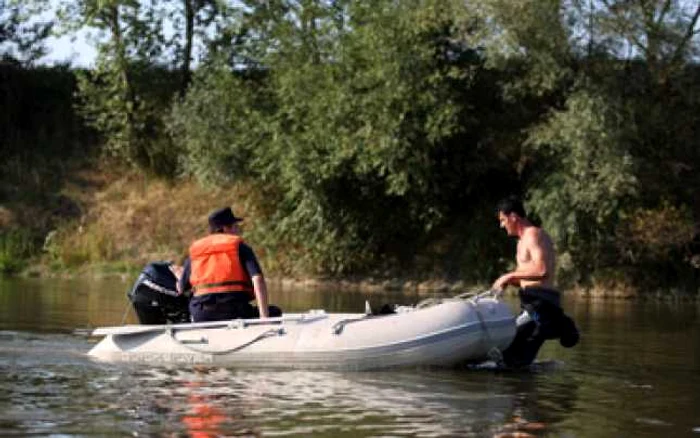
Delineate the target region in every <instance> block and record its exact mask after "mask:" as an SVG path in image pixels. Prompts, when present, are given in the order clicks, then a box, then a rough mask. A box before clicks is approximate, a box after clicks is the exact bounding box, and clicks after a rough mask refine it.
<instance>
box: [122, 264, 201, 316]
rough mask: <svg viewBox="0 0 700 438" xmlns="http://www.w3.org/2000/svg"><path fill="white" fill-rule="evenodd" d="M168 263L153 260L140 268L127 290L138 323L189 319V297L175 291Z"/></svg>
mask: <svg viewBox="0 0 700 438" xmlns="http://www.w3.org/2000/svg"><path fill="white" fill-rule="evenodd" d="M171 265H172V263H170V262H153V263H149V264H147V265H146V267H145V268H143V270H142V271H141V274H139V276H138V278H137V279H136V282H135V283H134V286H133V287H132V288H131V290H130V291H129V293H128V297H129V300H130V301H131V303H132V304H133V306H134V310H135V311H136V315H137V316H138V318H139V322H140V323H141V324H177V323H183V322H190V312H189V309H188V304H189V297H188V296H186V295H179V294H178V293H177V287H176V283H177V278H176V277H175V274H173V271H172V270H171V269H170V268H171Z"/></svg>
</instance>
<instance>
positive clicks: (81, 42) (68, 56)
mask: <svg viewBox="0 0 700 438" xmlns="http://www.w3.org/2000/svg"><path fill="white" fill-rule="evenodd" d="M46 47H47V49H48V53H47V54H46V56H44V57H43V58H41V59H40V60H39V62H40V63H41V64H48V65H54V64H65V63H69V64H70V65H71V66H73V67H91V66H92V65H94V63H95V57H96V54H97V52H96V51H95V48H94V47H92V46H91V45H90V44H89V43H88V42H87V38H86V37H85V35H79V36H77V37H69V36H63V37H60V38H56V37H51V38H49V39H48V41H47V42H46Z"/></svg>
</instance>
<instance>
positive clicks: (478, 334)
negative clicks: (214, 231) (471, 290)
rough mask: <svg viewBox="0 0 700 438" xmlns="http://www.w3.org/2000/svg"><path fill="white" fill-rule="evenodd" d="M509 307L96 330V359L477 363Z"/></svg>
mask: <svg viewBox="0 0 700 438" xmlns="http://www.w3.org/2000/svg"><path fill="white" fill-rule="evenodd" d="M515 331H516V327H515V318H514V316H513V313H512V311H511V309H510V307H509V306H508V305H507V304H506V303H504V302H503V301H501V300H500V298H499V297H498V296H497V295H495V294H493V293H491V292H484V293H481V294H476V295H474V294H472V295H469V296H465V295H462V296H457V297H453V298H448V299H443V300H428V301H427V302H423V303H419V304H418V305H416V306H398V307H397V308H396V309H395V313H392V314H387V315H372V314H370V313H369V312H367V313H359V314H353V313H326V312H325V311H323V310H310V311H308V312H305V313H297V314H288V315H284V316H282V317H278V318H267V319H235V320H230V321H217V322H202V323H181V324H161V325H126V326H119V327H103V328H98V329H96V330H94V332H93V333H92V334H93V335H94V336H102V337H103V339H102V340H100V341H99V342H98V343H97V344H96V345H95V346H94V347H93V348H92V349H91V350H90V351H89V353H88V354H89V356H90V357H91V358H93V359H95V360H100V361H129V362H149V363H187V364H212V365H217V366H233V367H251V368H256V369H259V368H304V369H340V370H368V369H381V368H394V367H417V366H418V367H419V366H450V365H455V364H458V363H465V362H481V361H483V360H486V359H488V358H489V357H490V356H491V355H493V354H497V352H498V351H500V350H503V349H505V348H507V347H508V345H509V344H510V343H511V341H512V340H513V338H514V336H515Z"/></svg>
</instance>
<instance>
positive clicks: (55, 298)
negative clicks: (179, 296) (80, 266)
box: [0, 279, 700, 438]
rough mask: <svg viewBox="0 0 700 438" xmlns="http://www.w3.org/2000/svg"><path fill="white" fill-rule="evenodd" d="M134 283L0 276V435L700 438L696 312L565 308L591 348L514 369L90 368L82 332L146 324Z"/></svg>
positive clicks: (281, 299)
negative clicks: (135, 308) (132, 303)
mask: <svg viewBox="0 0 700 438" xmlns="http://www.w3.org/2000/svg"><path fill="white" fill-rule="evenodd" d="M128 287H129V282H128V281H126V280H125V281H86V280H72V281H57V280H31V279H30V280H0V387H1V388H2V391H0V436H61V437H84V436H155V437H160V436H163V437H166V436H167V437H172V436H175V437H180V436H181V437H186V436H193V437H195V436H196V437H207V436H212V437H215V436H298V437H307V436H313V437H326V436H327V437H370V436H373V437H374V436H376V437H379V436H382V437H388V436H422V437H462V436H474V437H496V436H498V437H507V436H521V437H528V436H535V437H586V438H587V437H638V436H642V437H669V438H670V437H684V436H688V437H699V438H700V308H699V307H698V305H697V304H695V303H692V304H690V303H659V302H653V303H650V302H648V303H639V302H588V301H572V300H568V301H566V302H565V307H566V309H567V311H568V312H569V313H570V314H572V315H573V316H574V317H575V319H576V321H577V323H578V325H579V326H580V329H581V331H582V334H583V338H582V342H581V343H580V344H579V345H578V346H577V347H576V348H574V349H570V350H566V349H563V348H562V347H560V346H559V345H558V344H556V343H553V342H550V343H548V344H546V345H545V347H544V348H543V349H542V351H541V353H540V356H539V359H538V363H537V364H536V365H535V366H534V367H533V369H532V370H530V371H527V372H517V373H516V372H498V371H494V370H493V369H488V368H487V369H466V368H465V369H451V370H401V371H396V370H394V371H383V372H360V373H357V372H355V373H351V372H347V373H339V372H306V371H298V370H296V371H274V372H270V371H265V372H258V371H255V370H236V369H229V368H213V367H210V368H196V369H193V368H186V367H183V366H177V367H176V366H173V367H162V366H159V367H151V368H147V367H143V366H137V365H134V364H117V365H109V364H98V363H94V362H91V361H90V360H88V359H87V358H86V356H85V353H86V352H87V351H88V350H89V348H90V347H91V346H92V344H93V342H94V341H93V340H91V339H89V338H88V337H86V336H85V335H84V333H85V332H86V330H85V329H88V328H91V327H96V326H100V325H117V324H119V323H121V321H122V320H126V321H127V322H135V319H134V316H133V314H132V312H131V311H130V309H129V308H128V306H127V302H126V300H125V296H124V294H125V291H126V290H127V289H128ZM271 294H272V296H273V300H272V301H273V302H274V303H276V304H279V305H280V306H281V307H283V308H284V309H285V310H288V311H301V310H306V309H309V308H325V309H326V310H328V311H351V312H361V311H362V310H363V309H364V301H365V299H367V298H369V299H370V302H372V303H373V304H381V303H384V302H396V303H401V304H410V303H415V302H416V301H418V300H420V299H421V298H422V297H417V296H405V295H396V294H392V295H381V294H376V293H375V294H371V295H367V294H362V293H349V292H343V293H332V292H328V291H318V290H284V291H282V290H274V289H273V290H272V292H271ZM511 304H512V305H513V306H514V307H515V302H512V303H511ZM76 329H78V330H77V331H76Z"/></svg>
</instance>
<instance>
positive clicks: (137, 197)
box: [46, 175, 248, 268]
mask: <svg viewBox="0 0 700 438" xmlns="http://www.w3.org/2000/svg"><path fill="white" fill-rule="evenodd" d="M79 192H80V193H82V199H81V203H82V204H83V210H84V211H85V212H86V214H84V215H83V216H82V217H81V218H80V219H79V220H78V221H77V223H75V222H73V223H70V224H67V225H65V226H63V227H61V228H60V229H59V230H57V232H56V233H54V235H52V236H51V237H50V238H49V239H48V242H47V245H46V250H47V254H48V257H49V259H50V263H51V264H53V265H54V267H55V268H82V267H84V266H85V265H96V264H101V263H104V262H115V263H117V264H120V265H122V266H127V267H129V266H131V267H140V266H142V265H143V264H145V263H146V262H149V261H154V260H174V261H180V260H181V259H182V258H183V257H184V256H185V254H186V252H187V248H188V246H189V244H190V243H191V242H192V240H193V239H195V238H197V237H200V236H202V235H204V234H206V232H207V216H208V215H209V213H210V212H211V211H212V210H214V209H216V208H220V207H223V206H227V205H231V206H233V208H234V211H235V212H236V214H237V215H242V216H244V217H245V216H247V215H248V211H247V209H246V206H247V205H248V203H247V202H245V196H244V193H245V190H244V188H243V187H240V186H236V187H231V188H230V189H228V190H224V189H209V190H207V189H204V188H202V187H201V186H199V185H198V184H196V183H195V182H191V181H186V182H180V183H178V184H171V183H168V182H165V181H162V180H157V179H149V178H146V177H143V176H135V175H128V176H123V177H120V178H115V179H113V180H112V181H110V182H108V183H106V184H104V185H103V186H102V187H101V188H100V189H98V190H96V191H94V193H91V194H90V195H89V196H86V193H89V192H90V191H89V190H81V191H79ZM75 197H77V195H75V196H74V198H75Z"/></svg>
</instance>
